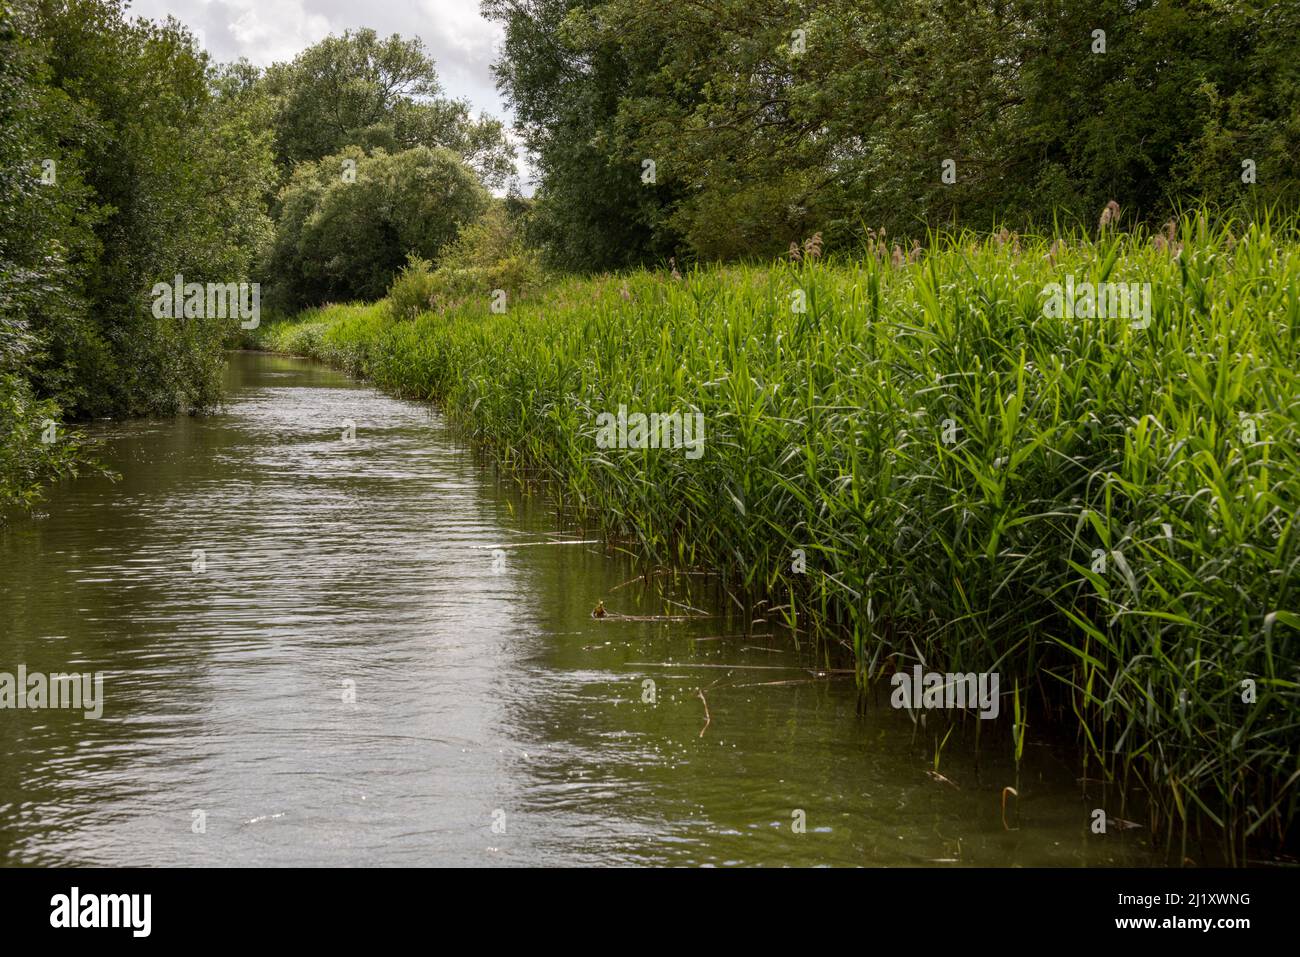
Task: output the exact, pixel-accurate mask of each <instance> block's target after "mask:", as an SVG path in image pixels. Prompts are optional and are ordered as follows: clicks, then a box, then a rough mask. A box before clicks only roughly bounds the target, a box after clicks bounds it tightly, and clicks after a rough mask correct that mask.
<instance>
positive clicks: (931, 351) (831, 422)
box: [263, 215, 1300, 851]
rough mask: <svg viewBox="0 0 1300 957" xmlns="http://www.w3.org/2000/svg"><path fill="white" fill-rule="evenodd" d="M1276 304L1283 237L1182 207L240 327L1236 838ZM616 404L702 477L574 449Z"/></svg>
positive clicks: (1294, 739) (1258, 662)
mask: <svg viewBox="0 0 1300 957" xmlns="http://www.w3.org/2000/svg"><path fill="white" fill-rule="evenodd" d="M1234 233H1235V235H1234ZM1070 275H1073V276H1074V277H1076V282H1079V283H1082V282H1084V281H1091V282H1096V281H1101V280H1107V279H1108V280H1110V281H1124V282H1138V283H1150V284H1151V290H1152V298H1151V322H1150V325H1149V326H1148V327H1146V328H1135V327H1134V324H1133V323H1132V322H1130V321H1128V320H1127V319H1124V318H1116V317H1110V318H1067V317H1064V316H1060V317H1057V318H1052V317H1051V316H1050V315H1049V314H1047V311H1046V310H1045V309H1044V307H1043V290H1044V289H1045V288H1046V287H1047V286H1048V284H1049V283H1054V282H1055V283H1062V282H1064V281H1065V277H1067V276H1070ZM1297 289H1300V230H1297V228H1296V225H1295V224H1294V223H1290V222H1289V223H1287V224H1284V225H1281V226H1278V225H1272V226H1271V225H1270V224H1269V223H1268V221H1267V220H1265V221H1263V222H1261V223H1259V224H1254V225H1247V226H1245V227H1242V226H1241V225H1239V224H1236V223H1227V222H1225V223H1224V224H1223V225H1221V226H1219V227H1217V228H1212V227H1211V226H1210V225H1209V224H1208V223H1207V221H1206V217H1205V216H1203V215H1200V216H1196V217H1188V218H1184V219H1182V220H1180V221H1178V222H1177V223H1176V224H1174V225H1173V226H1171V227H1170V228H1169V229H1168V230H1167V231H1165V232H1164V233H1162V234H1161V235H1160V236H1158V237H1153V236H1150V235H1148V234H1146V233H1145V232H1143V231H1141V230H1138V231H1136V232H1133V233H1131V234H1125V233H1116V232H1115V231H1114V229H1107V230H1106V231H1105V232H1104V234H1103V236H1102V237H1101V238H1100V239H1091V238H1088V236H1086V235H1083V234H1081V233H1079V232H1078V231H1074V232H1069V233H1065V234H1063V235H1061V236H1058V237H1053V238H1052V239H1051V240H1050V243H1049V239H1037V238H1033V239H1023V240H1022V239H1021V238H1020V237H1015V236H1011V235H1009V234H999V235H997V236H995V237H993V238H991V239H983V240H978V239H977V238H976V237H974V236H972V235H970V234H967V233H960V234H953V235H943V236H936V237H934V242H933V243H932V245H931V248H930V249H929V251H928V252H922V253H920V254H919V255H912V256H910V257H909V256H905V255H902V253H901V252H899V253H897V254H894V253H892V252H891V251H890V250H888V249H882V248H881V246H880V244H879V243H874V244H873V246H872V248H871V250H870V251H869V255H868V256H867V258H866V259H865V260H863V261H860V262H845V263H843V264H840V265H826V264H824V263H823V262H822V261H819V260H818V259H817V258H815V257H812V256H806V255H804V256H801V261H799V262H797V263H790V262H786V263H780V264H777V265H773V266H768V267H762V268H756V267H729V268H719V269H709V270H691V271H688V273H687V275H685V276H684V277H683V278H681V279H674V278H672V277H671V276H668V275H664V274H662V273H649V272H633V273H629V274H626V275H621V276H617V275H616V276H611V277H602V278H599V279H596V280H592V281H581V280H575V279H568V280H563V281H559V282H556V283H554V284H553V285H552V286H550V287H548V289H547V290H546V291H545V293H544V294H543V295H541V296H539V297H535V298H534V299H533V300H531V301H529V302H525V303H522V304H520V305H518V306H517V307H513V306H512V308H511V309H510V310H509V312H508V313H507V314H505V315H496V314H493V313H491V312H490V311H489V308H488V304H487V302H486V301H484V300H482V299H473V298H472V299H469V300H467V301H466V302H465V303H464V304H462V305H461V306H460V307H458V308H453V309H450V310H447V311H444V312H442V313H440V314H438V315H429V314H425V315H422V316H420V317H418V318H417V319H416V320H415V321H414V322H403V323H393V322H391V321H390V320H389V318H388V315H387V311H386V309H385V308H384V307H383V306H382V305H376V306H369V307H346V308H339V309H327V310H323V311H320V312H316V313H313V314H311V315H310V316H309V317H306V324H305V325H295V324H287V325H284V326H279V327H276V328H274V329H271V330H269V331H267V332H266V334H265V335H264V337H263V338H264V341H265V342H266V343H267V344H268V345H269V346H271V347H272V348H292V350H293V351H299V352H304V351H305V352H307V353H309V354H312V355H316V356H319V357H321V358H324V359H326V360H327V361H331V362H335V363H338V364H340V365H343V366H345V367H346V368H349V369H350V370H352V371H354V372H357V373H360V374H363V375H366V376H369V377H370V378H372V379H373V380H374V381H375V382H376V383H377V384H379V385H380V386H382V387H384V388H387V389H390V390H392V391H394V392H397V393H400V394H403V395H407V396H411V397H415V398H418V399H435V400H437V401H439V402H440V403H441V404H442V405H443V406H444V408H445V409H446V410H447V411H448V414H449V415H450V416H451V417H452V418H453V419H454V420H455V421H456V422H458V423H459V424H460V425H461V426H462V427H463V428H464V429H465V430H466V432H467V434H468V435H469V436H471V437H472V438H473V439H474V440H476V441H478V442H480V443H482V444H483V445H484V446H486V447H487V448H489V449H490V450H492V451H493V452H494V453H495V454H496V456H497V457H498V459H499V460H500V461H501V462H502V463H504V464H505V465H507V466H511V467H519V468H520V469H521V470H523V471H522V473H521V474H526V475H528V476H529V477H530V478H536V477H541V478H543V479H546V480H549V483H550V487H551V488H552V489H553V490H554V492H555V493H556V494H557V495H558V496H560V497H561V498H562V499H563V500H564V504H565V505H566V507H568V508H570V509H572V510H573V511H574V512H576V513H577V514H579V515H581V516H584V517H585V518H586V519H588V520H591V521H594V522H596V523H598V524H599V525H601V526H602V527H603V528H604V529H605V530H606V531H607V532H608V533H609V534H610V535H611V536H613V537H614V538H615V539H617V540H619V541H621V542H622V543H623V544H624V547H626V548H627V549H629V550H631V551H633V552H635V553H637V554H639V555H640V556H641V557H642V558H643V559H644V561H645V562H647V563H649V564H658V563H674V564H684V565H689V566H699V567H705V568H709V569H716V570H717V571H719V572H720V573H721V574H722V575H723V576H724V577H725V579H726V581H727V582H729V583H730V584H731V585H733V586H739V587H742V588H746V589H749V590H751V592H753V593H757V594H762V595H766V596H767V597H769V598H770V599H771V600H772V603H773V605H777V606H785V607H786V608H787V609H788V615H789V618H790V624H791V625H792V626H795V627H797V628H799V629H801V630H811V631H813V632H814V633H821V634H825V635H829V636H831V637H835V636H841V637H842V638H843V640H844V642H845V643H846V644H849V645H851V646H852V647H853V649H854V651H855V653H856V657H857V662H858V668H859V674H860V677H861V678H862V680H864V681H866V680H869V679H873V678H877V677H879V676H881V675H882V674H883V673H886V672H887V671H888V669H889V668H890V667H909V666H910V664H911V663H912V662H913V661H915V660H916V659H917V656H920V657H921V658H922V659H923V660H924V661H925V663H926V666H927V667H928V668H930V669H933V670H945V671H956V672H966V671H976V672H980V671H997V672H1000V673H1001V676H1002V686H1003V687H1004V688H1008V689H1010V688H1014V689H1016V693H1017V695H1018V696H1019V697H1018V699H1017V700H1018V702H1019V703H1018V705H1017V708H1016V709H1015V710H1016V713H1017V715H1018V717H1017V720H1018V722H1019V723H1020V725H1021V728H1020V733H1019V735H1018V736H1017V737H1016V738H1015V739H1013V740H1012V741H1011V744H1010V746H1011V747H1015V748H1020V747H1023V742H1024V738H1023V726H1024V723H1025V722H1026V721H1028V722H1030V723H1033V724H1037V725H1039V726H1044V725H1045V724H1047V723H1048V722H1054V721H1060V720H1065V721H1070V722H1072V723H1073V724H1074V726H1075V727H1076V728H1077V729H1078V733H1079V735H1080V737H1081V740H1082V741H1083V742H1084V743H1085V746H1086V748H1087V753H1088V755H1089V757H1090V761H1089V763H1090V764H1092V765H1094V766H1093V767H1089V768H1088V769H1087V770H1086V772H1085V773H1087V774H1089V775H1091V776H1092V777H1097V776H1098V775H1099V774H1100V775H1101V776H1102V777H1106V778H1115V777H1116V776H1119V775H1123V776H1124V778H1125V780H1126V781H1127V782H1128V783H1130V784H1132V783H1137V784H1140V785H1143V786H1145V788H1146V790H1147V791H1148V792H1149V795H1150V798H1151V801H1150V823H1151V825H1152V826H1153V828H1158V829H1159V830H1160V831H1162V832H1164V833H1169V834H1175V835H1176V834H1178V833H1179V831H1180V829H1181V830H1182V833H1184V834H1185V833H1186V828H1188V827H1190V826H1193V825H1195V824H1196V822H1197V819H1198V818H1201V819H1204V820H1207V821H1210V822H1212V823H1218V824H1219V825H1221V826H1222V828H1223V832H1224V834H1225V836H1226V838H1227V839H1228V842H1229V846H1230V847H1232V848H1233V849H1234V850H1235V851H1240V850H1241V847H1242V846H1243V844H1245V842H1246V841H1247V840H1248V839H1251V840H1264V841H1271V840H1281V839H1282V838H1284V837H1285V834H1286V829H1287V826H1288V824H1289V823H1290V821H1291V820H1292V818H1293V817H1294V811H1295V807H1296V801H1297V790H1296V777H1295V755H1296V752H1297V748H1298V747H1300V720H1298V719H1300V682H1298V681H1297V669H1298V668H1300V651H1298V650H1297V637H1298V636H1297V631H1298V630H1300V614H1297V612H1296V607H1297V599H1298V597H1300V596H1298V595H1297V586H1298V585H1300V578H1298V577H1297V576H1296V574H1295V569H1296V567H1297V564H1298V563H1300V539H1298V538H1297V534H1296V532H1297V526H1296V521H1297V516H1298V515H1300V405H1298V404H1297V402H1296V396H1297V395H1300V372H1298V371H1297V370H1300V331H1298V330H1300V296H1298V295H1297ZM797 291H802V292H803V293H804V294H805V296H806V303H807V310H806V312H797V311H794V310H793V308H792V303H793V302H795V299H794V298H793V295H792V294H794V293H795V292H797ZM1139 325H1140V323H1139ZM304 330H310V338H309V340H306V341H305V340H304V337H303V332H304ZM621 404H624V405H627V406H628V407H629V409H631V410H632V411H637V410H640V411H644V412H647V413H648V412H651V411H659V412H672V411H680V412H692V411H699V412H701V413H703V415H704V416H705V423H706V431H705V446H704V448H705V451H704V455H703V457H702V458H700V459H698V460H690V459H687V458H686V457H685V455H684V454H683V453H682V451H681V450H673V449H628V450H620V449H601V448H598V447H597V444H596V441H595V434H596V430H597V416H598V415H599V414H600V413H602V412H608V413H613V412H616V411H617V409H618V407H619V406H620V405H621ZM950 426H951V429H950V428H949V427H950ZM794 549H804V550H805V552H806V555H807V571H806V573H804V574H801V573H799V572H798V570H797V569H795V568H794V567H793V565H792V551H793V550H794ZM1098 556H1101V557H1102V558H1104V559H1105V565H1104V566H1103V565H1101V564H1099V563H1098ZM1103 568H1104V570H1101V569H1103ZM1246 679H1250V681H1252V682H1254V685H1255V691H1256V694H1257V696H1258V700H1257V701H1255V702H1253V703H1248V702H1246V701H1244V700H1243V695H1244V686H1243V681H1245V680H1246ZM1004 713H1005V712H1004ZM1026 716H1027V717H1026Z"/></svg>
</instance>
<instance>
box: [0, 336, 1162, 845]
mask: <svg viewBox="0 0 1300 957" xmlns="http://www.w3.org/2000/svg"><path fill="white" fill-rule="evenodd" d="M228 375H229V379H230V382H229V386H230V400H229V404H228V406H227V408H226V409H225V410H224V412H222V413H221V414H216V415H212V416H209V417H204V418H192V419H179V420H168V421H159V422H129V423H112V424H105V425H104V426H103V427H97V428H96V431H97V432H98V434H99V435H100V436H101V437H102V438H104V439H105V440H106V448H105V454H104V458H105V459H106V461H107V462H108V464H110V465H111V466H112V467H113V468H115V469H116V470H117V471H118V472H120V473H121V475H122V480H121V481H120V482H118V483H116V484H111V483H109V482H108V481H106V480H103V479H100V478H83V479H80V480H77V481H74V482H70V483H66V484H64V485H63V486H61V487H59V488H57V489H55V490H53V491H52V494H51V495H50V498H49V501H48V502H47V503H46V505H45V506H43V511H44V514H43V515H39V516H37V517H35V518H33V519H30V520H28V519H20V520H17V521H15V522H14V524H13V525H12V526H11V527H10V528H9V529H8V530H7V531H4V532H2V533H0V671H7V672H10V673H13V672H15V671H16V669H17V667H18V665H19V664H25V665H26V667H27V669H28V670H29V671H44V672H68V671H83V672H87V671H103V672H104V673H105V691H104V693H105V698H106V701H105V705H104V716H103V718H102V719H101V720H99V721H94V720H87V719H86V718H84V717H82V716H81V715H80V714H79V713H74V712H68V711H51V710H45V711H33V710H25V711H18V710H4V711H0V860H3V861H4V862H6V863H9V864H103V865H107V864H113V865H131V864H180V865H236V864H332V865H373V864H406V865H421V864H463V865H477V864H484V865H492V864H511V865H521V864H631V863H666V864H688V865H689V864H707V865H726V864H764V865H781V864H797V865H812V864H834V865H882V864H927V863H932V862H941V863H940V864H939V866H953V865H954V864H976V865H991V864H992V865H1003V864H1068V865H1079V864H1089V865H1099V864H1134V863H1146V862H1147V858H1146V857H1145V855H1144V853H1143V852H1142V850H1141V849H1140V839H1133V838H1126V836H1125V835H1123V834H1120V833H1111V834H1109V835H1106V836H1104V837H1102V836H1096V835H1091V834H1090V833H1089V830H1088V823H1089V820H1090V818H1089V812H1090V810H1091V808H1092V807H1095V806H1106V807H1108V808H1110V810H1111V812H1112V813H1120V809H1119V808H1118V806H1112V805H1110V804H1106V803H1103V802H1102V799H1101V798H1100V797H1098V796H1095V795H1094V796H1093V797H1090V798H1088V799H1085V798H1084V797H1083V796H1082V794H1081V793H1080V790H1079V786H1078V785H1077V784H1076V783H1075V782H1076V777H1077V776H1078V773H1079V772H1078V769H1077V764H1076V763H1075V762H1073V761H1072V760H1070V759H1069V758H1068V757H1067V756H1065V755H1062V754H1058V753H1056V752H1055V751H1054V750H1053V749H1052V748H1049V747H1046V746H1043V745H1042V744H1033V743H1031V746H1030V747H1029V748H1028V751H1029V752H1030V753H1029V755H1028V757H1027V759H1026V763H1025V766H1024V767H1023V768H1022V770H1021V775H1020V778H1019V782H1018V789H1019V793H1020V795H1021V798H1020V800H1019V802H1015V801H1012V804H1011V807H1009V809H1008V814H1009V815H1010V818H1009V820H1008V825H1009V826H1010V827H1012V828H1013V829H1012V830H1006V829H1004V826H1003V822H1002V806H1001V803H1000V799H1001V794H1002V789H1003V787H1004V786H1006V785H1013V784H1016V783H1017V780H1016V775H1015V771H1014V768H1013V767H1012V766H1011V765H1010V764H1009V763H1008V762H1007V760H1006V750H1007V749H1006V748H1005V747H1001V746H997V747H991V748H990V747H986V748H985V749H984V751H983V754H982V755H981V756H980V758H979V760H978V761H977V759H976V755H975V753H974V751H973V749H972V748H971V747H970V743H971V742H972V741H973V733H972V732H973V728H972V725H971V724H970V723H969V722H968V723H967V725H966V728H965V729H964V730H962V731H959V732H958V733H955V734H954V735H953V737H952V739H951V740H949V742H948V744H947V746H946V747H945V748H944V749H943V752H942V756H941V764H940V770H941V772H942V774H943V776H944V777H945V778H947V779H948V781H947V782H944V781H939V780H935V779H934V778H932V777H930V776H929V775H927V773H926V772H927V770H929V769H932V768H933V759H934V750H935V740H934V739H935V733H934V729H935V728H936V727H938V726H939V723H938V722H936V721H931V724H930V726H929V728H928V729H926V728H920V729H914V728H913V726H912V723H911V721H910V720H909V719H908V717H907V716H906V715H905V714H903V713H900V712H896V711H894V710H892V709H890V708H889V707H888V703H887V698H886V697H885V696H884V695H882V696H880V697H879V699H878V700H870V699H869V700H868V701H867V702H865V707H864V708H862V713H861V714H859V713H858V712H859V701H858V696H857V694H856V692H855V690H854V687H853V681H852V679H851V677H848V676H843V675H837V674H829V675H825V674H823V675H818V674H817V673H816V672H815V671H814V670H812V669H811V668H810V665H811V664H812V662H811V661H810V659H808V658H807V657H806V656H804V657H801V656H800V654H799V653H797V652H795V651H794V650H793V649H792V648H791V642H790V640H789V638H788V637H784V636H781V635H779V634H771V635H768V636H764V635H762V634H761V633H760V634H757V635H750V636H748V637H746V636H744V635H743V634H742V632H743V631H744V624H743V621H744V617H742V618H741V619H740V620H739V621H737V620H732V619H731V618H728V617H722V616H718V617H708V618H696V619H694V620H690V621H644V620H641V621H632V620H613V619H605V620H594V619H593V618H592V617H591V615H590V612H591V609H592V607H593V606H594V605H595V603H596V601H597V600H598V599H604V601H605V603H606V605H607V607H609V608H610V610H611V611H614V612H618V613H621V614H624V615H641V616H651V615H662V614H665V612H666V611H673V610H674V608H675V606H669V605H666V604H665V600H664V599H665V597H670V598H672V599H673V600H675V601H678V602H682V603H685V604H688V605H691V606H694V607H697V608H701V609H705V610H708V609H720V608H722V607H723V604H722V603H721V602H720V601H718V600H717V597H716V595H714V594H713V592H712V588H711V586H710V585H709V584H708V583H707V580H704V579H699V578H695V579H690V578H681V579H678V580H677V581H676V582H675V583H661V584H660V586H659V587H657V588H651V587H646V586H645V585H644V584H642V583H636V584H633V585H627V586H625V587H622V588H618V587H616V586H618V585H620V584H621V583H623V582H625V581H626V580H627V579H628V578H629V577H631V576H632V575H633V574H634V572H633V571H632V570H630V569H629V567H628V566H627V565H626V564H625V563H624V562H623V561H622V560H620V559H618V558H616V557H612V556H610V555H608V554H606V553H605V551H604V550H603V549H602V548H601V547H600V546H599V545H590V544H588V545H582V544H576V545H558V544H546V542H547V541H548V540H555V539H557V538H559V537H560V536H559V529H558V525H557V523H556V520H555V518H554V516H553V515H552V514H550V513H548V512H547V510H546V509H545V507H544V505H543V504H542V503H540V502H539V501H538V500H536V499H522V498H520V497H519V496H517V495H516V494H514V493H513V492H512V491H511V490H509V489H507V488H504V487H502V486H500V485H498V484H497V482H496V481H495V479H494V477H493V476H492V475H491V474H490V472H488V471H485V470H484V469H483V468H481V467H480V466H478V465H477V464H476V463H475V461H474V459H473V457H472V456H471V455H470V454H468V453H467V452H466V450H465V449H464V448H463V447H461V446H459V445H457V444H456V443H455V441H454V440H453V437H452V436H451V435H450V434H449V433H448V431H447V429H446V428H445V427H444V425H443V423H442V420H441V419H440V418H439V417H438V416H437V415H435V414H431V413H430V412H429V411H428V410H426V409H424V408H422V407H420V406H417V405H413V404H410V403H406V402H400V401H396V400H393V399H389V398H386V397H384V396H382V395H379V394H377V393H375V392H374V391H372V390H370V389H368V388H365V387H362V386H359V385H357V384H356V383H353V382H351V381H350V380H348V379H346V378H344V377H343V376H341V375H339V374H337V373H334V372H332V371H330V370H327V369H325V368H322V367H321V366H318V365H314V364H311V363H308V362H306V361H300V360H293V359H285V358H278V357H270V356H262V355H254V354H247V353H239V354H235V355H233V356H232V357H231V364H230V370H229V373H228ZM346 420H351V421H353V422H355V425H356V438H355V441H351V442H348V441H344V440H343V438H342V435H343V432H344V428H345V426H344V423H345V421H346ZM569 537H572V536H569ZM525 543H542V544H525ZM521 544H522V545H524V547H512V548H502V549H501V550H500V551H499V552H498V551H496V550H495V546H498V545H521ZM494 566H495V567H494ZM676 612H677V613H678V614H680V613H681V611H680V608H677V609H676ZM756 630H757V631H760V632H761V631H762V630H763V629H761V628H760V629H756ZM720 636H721V637H720ZM814 667H815V666H814ZM647 679H650V680H652V681H653V682H654V684H653V689H651V686H649V685H647V684H645V682H646V680H647ZM651 690H653V698H654V701H653V703H651V702H649V701H647V700H646V699H647V698H650V697H651V694H650V692H651ZM706 707H707V713H708V722H707V726H706V720H705V716H706ZM934 717H935V716H934V715H931V718H932V719H933V718H934ZM999 723H1000V724H1004V723H1005V711H1004V720H1003V721H1001V722H999ZM702 730H703V733H702V734H701V731H702ZM942 733H943V732H942V729H941V730H940V735H942ZM963 735H964V737H965V740H962V736H963ZM1111 800H1113V799H1111ZM801 818H802V819H806V829H805V832H804V833H797V832H796V831H795V824H796V822H797V821H798V820H800V819H801ZM1017 825H1018V826H1017ZM1112 830H1113V829H1112Z"/></svg>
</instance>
